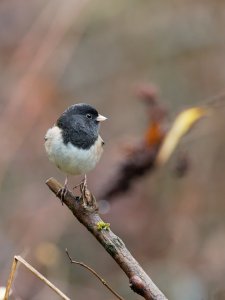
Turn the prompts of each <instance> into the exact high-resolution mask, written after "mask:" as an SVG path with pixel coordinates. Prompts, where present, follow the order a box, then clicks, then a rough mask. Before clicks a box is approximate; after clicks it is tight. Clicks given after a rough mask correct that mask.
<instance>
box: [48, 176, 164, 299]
mask: <svg viewBox="0 0 225 300" xmlns="http://www.w3.org/2000/svg"><path fill="white" fill-rule="evenodd" d="M46 184H47V185H48V187H49V188H50V189H51V191H52V192H53V193H54V194H55V195H57V197H58V198H60V190H61V189H62V185H61V184H60V183H59V182H58V181H57V180H55V179H54V178H50V179H48V180H47V181H46ZM63 203H64V204H65V205H66V206H67V207H68V208H69V209H70V210H71V211H72V213H73V214H74V216H75V217H76V218H77V219H78V221H79V222H81V223H82V224H83V225H84V226H85V227H86V228H87V229H88V230H89V231H90V232H91V233H92V234H93V235H94V236H95V238H96V239H97V240H98V241H99V242H100V244H101V245H102V246H103V247H104V248H105V250H106V251H107V252H108V253H109V254H110V255H111V256H112V257H113V259H114V260H115V261H116V262H117V264H118V265H119V266H120V267H121V269H122V270H123V271H124V272H125V273H126V275H127V277H128V279H129V282H130V287H131V289H132V290H133V291H134V292H135V293H137V294H139V295H141V296H142V297H143V298H144V299H147V300H166V299H167V298H166V297H165V296H164V295H163V293H162V292H161V291H160V290H159V288H158V287H157V286H156V285H155V284H154V282H153V281H152V280H151V278H150V277H149V276H148V275H147V274H146V273H145V271H144V270H143V269H142V267H141V266H140V265H139V263H138V262H137V261H136V260H135V258H134V257H133V256H132V255H131V253H130V252H129V251H128V250H127V248H126V246H125V244H124V242H123V241H122V240H121V239H120V238H119V237H118V236H116V235H115V234H114V233H113V232H112V231H111V229H110V227H109V224H107V223H104V222H103V220H102V219H101V218H100V216H99V214H98V206H97V202H96V199H95V197H94V196H93V195H92V194H91V193H90V192H89V191H88V190H85V193H83V196H82V197H76V196H74V195H73V194H72V193H71V192H70V191H67V192H66V194H65V195H64V199H63Z"/></svg>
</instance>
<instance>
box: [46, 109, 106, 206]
mask: <svg viewBox="0 0 225 300" xmlns="http://www.w3.org/2000/svg"><path fill="white" fill-rule="evenodd" d="M106 119H107V118H106V117H104V116H103V115H100V114H99V113H98V111H97V110H96V109H95V108H94V107H92V106H91V105H89V104H86V103H78V104H73V105H72V106H70V107H68V108H67V109H66V110H65V111H64V112H63V113H62V115H61V116H60V117H59V118H58V119H57V121H56V123H55V124H54V125H53V127H51V128H49V129H48V130H47V132H46V135H45V150H46V152H47V155H48V158H49V160H50V161H51V162H52V163H54V164H55V165H56V167H57V168H58V169H59V170H60V171H62V172H63V173H65V174H66V179H65V183H64V186H63V188H62V189H61V190H60V191H59V194H60V196H61V201H62V204H63V200H64V197H65V195H66V193H67V190H68V176H69V175H84V179H83V180H82V181H81V183H80V184H79V185H80V186H82V187H83V189H81V192H83V191H84V188H85V187H86V186H87V176H86V174H87V173H88V172H89V171H91V170H92V169H94V168H95V166H96V164H97V163H98V162H99V160H100V158H101V156H102V153H103V146H104V144H105V143H104V141H103V139H102V138H101V136H100V135H99V129H100V123H101V122H103V121H105V120H106ZM79 185H78V186H79ZM76 187H77V186H76Z"/></svg>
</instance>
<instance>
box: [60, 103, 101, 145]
mask: <svg viewBox="0 0 225 300" xmlns="http://www.w3.org/2000/svg"><path fill="white" fill-rule="evenodd" d="M105 119H106V118H105V117H103V116H101V115H99V113H98V112H97V110H96V109H95V108H94V107H92V106H91V105H88V104H85V103H79V104H74V105H72V106H70V107H69V108H68V109H67V110H66V111H65V112H64V113H63V114H62V115H61V116H60V117H59V119H58V120H57V123H56V125H57V126H58V127H59V128H61V129H62V133H63V141H64V143H65V144H67V143H68V142H71V143H72V144H73V145H74V146H77V147H79V148H82V149H89V148H90V147H91V146H92V145H93V144H94V142H95V141H96V140H97V138H98V132H99V122H101V121H104V120H105Z"/></svg>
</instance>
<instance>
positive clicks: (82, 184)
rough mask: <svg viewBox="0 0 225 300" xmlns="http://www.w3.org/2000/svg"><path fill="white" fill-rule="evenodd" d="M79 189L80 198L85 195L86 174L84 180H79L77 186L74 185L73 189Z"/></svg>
mask: <svg viewBox="0 0 225 300" xmlns="http://www.w3.org/2000/svg"><path fill="white" fill-rule="evenodd" d="M78 187H79V188H80V192H81V196H84V195H85V192H86V191H87V176H86V174H85V175H84V178H83V179H82V180H81V182H80V183H79V184H77V185H75V187H74V188H73V189H76V188H78Z"/></svg>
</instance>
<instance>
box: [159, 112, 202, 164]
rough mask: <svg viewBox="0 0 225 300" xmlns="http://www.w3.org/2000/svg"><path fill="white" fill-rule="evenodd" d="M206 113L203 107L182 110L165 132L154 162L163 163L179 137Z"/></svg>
mask: <svg viewBox="0 0 225 300" xmlns="http://www.w3.org/2000/svg"><path fill="white" fill-rule="evenodd" d="M207 114H208V110H207V109H206V108H203V107H192V108H189V109H186V110H184V111H182V112H181V113H180V114H179V115H178V116H177V117H176V119H175V121H174V122H173V125H172V127H171V129H170V130H169V132H168V133H167V135H166V137H165V139H164V141H163V143H162V145H161V148H160V149H159V153H158V156H157V158H156V163H157V164H158V165H159V164H160V165H162V164H164V163H165V162H166V161H167V160H168V159H169V158H170V156H171V155H172V153H173V152H174V150H175V149H176V147H177V145H178V143H179V141H180V139H181V138H182V137H183V136H184V135H185V134H186V133H187V132H188V131H189V130H190V129H191V128H192V126H193V125H194V124H195V123H196V122H197V121H198V120H199V119H201V118H202V117H203V116H206V115H207Z"/></svg>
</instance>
